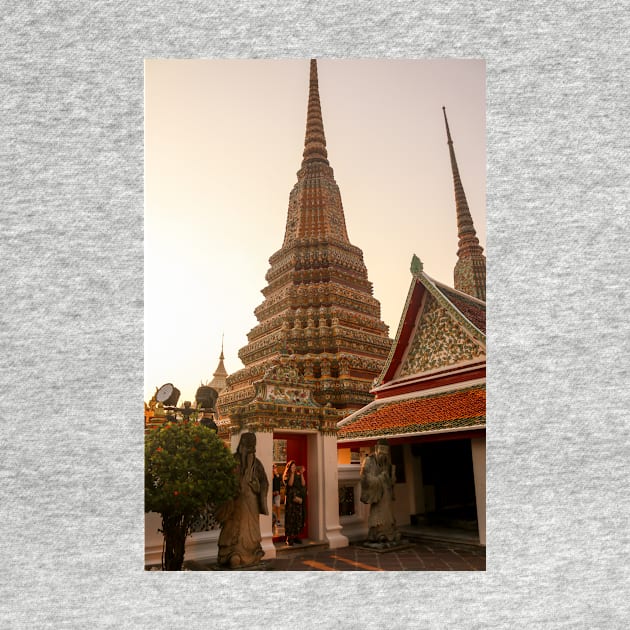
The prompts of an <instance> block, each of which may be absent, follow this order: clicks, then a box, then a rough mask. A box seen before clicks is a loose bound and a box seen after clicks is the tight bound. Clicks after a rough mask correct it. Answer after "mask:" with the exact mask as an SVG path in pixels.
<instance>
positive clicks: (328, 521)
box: [318, 435, 348, 549]
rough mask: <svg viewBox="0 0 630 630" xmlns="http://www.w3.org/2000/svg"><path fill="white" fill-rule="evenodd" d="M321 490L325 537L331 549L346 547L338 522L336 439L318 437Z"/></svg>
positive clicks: (329, 436) (346, 542) (333, 437)
mask: <svg viewBox="0 0 630 630" xmlns="http://www.w3.org/2000/svg"><path fill="white" fill-rule="evenodd" d="M319 437H320V439H319V440H318V443H319V445H320V449H321V454H320V458H319V461H320V462H321V469H320V470H321V474H320V475H318V478H319V479H321V482H320V483H321V484H322V485H321V488H322V492H323V498H324V501H323V503H324V528H325V537H326V540H327V541H328V545H329V547H330V548H331V549H338V548H340V547H347V546H348V538H347V537H346V536H344V535H343V534H342V533H341V523H340V522H339V473H338V469H337V466H338V465H337V437H336V436H335V435H320V436H319Z"/></svg>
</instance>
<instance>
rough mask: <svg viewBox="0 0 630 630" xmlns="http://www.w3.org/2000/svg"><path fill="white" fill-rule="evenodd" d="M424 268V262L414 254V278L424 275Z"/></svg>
mask: <svg viewBox="0 0 630 630" xmlns="http://www.w3.org/2000/svg"><path fill="white" fill-rule="evenodd" d="M423 268H424V266H423V264H422V261H421V260H420V259H419V258H418V257H417V256H416V255H415V254H414V255H413V256H412V258H411V273H412V275H414V276H419V275H420V274H421V273H422V270H423Z"/></svg>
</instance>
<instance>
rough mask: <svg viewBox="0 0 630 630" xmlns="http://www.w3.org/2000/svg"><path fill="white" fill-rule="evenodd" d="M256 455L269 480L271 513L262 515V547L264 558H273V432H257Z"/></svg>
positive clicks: (268, 496)
mask: <svg viewBox="0 0 630 630" xmlns="http://www.w3.org/2000/svg"><path fill="white" fill-rule="evenodd" d="M256 457H257V458H258V459H259V460H260V463H261V464H262V465H263V466H264V467H265V472H266V473H267V479H268V480H269V491H268V492H267V511H268V512H269V514H266V515H265V514H261V515H260V534H261V536H262V542H261V545H262V548H263V551H264V552H265V556H264V559H265V560H271V559H272V558H275V557H276V548H275V546H274V544H273V527H272V524H271V513H272V511H273V509H272V503H271V493H272V477H273V473H272V466H273V433H271V432H270V431H264V432H261V433H256Z"/></svg>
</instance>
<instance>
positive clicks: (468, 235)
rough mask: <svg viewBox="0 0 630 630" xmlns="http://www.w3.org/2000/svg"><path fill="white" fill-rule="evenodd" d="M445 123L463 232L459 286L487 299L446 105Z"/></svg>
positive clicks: (457, 275)
mask: <svg viewBox="0 0 630 630" xmlns="http://www.w3.org/2000/svg"><path fill="white" fill-rule="evenodd" d="M442 112H443V114H444V123H445V124H446V137H447V139H448V150H449V153H450V156H451V168H452V170H453V184H454V186H455V208H456V210H457V233H458V235H459V247H458V249H457V259H458V260H457V263H456V264H455V272H454V276H455V278H454V279H455V288H456V289H457V290H459V291H463V292H464V293H467V294H468V295H472V296H473V297H476V298H479V299H480V300H483V301H484V302H485V300H486V257H485V256H484V255H483V247H481V245H479V239H478V238H477V233H476V232H475V226H474V225H473V220H472V216H471V215H470V210H469V209H468V201H466V194H465V193H464V187H463V186H462V180H461V178H460V176H459V169H458V168H457V160H456V159H455V149H453V140H452V139H451V131H450V129H449V127H448V119H447V118H446V109H445V108H444V107H442Z"/></svg>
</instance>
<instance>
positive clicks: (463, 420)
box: [337, 385, 486, 440]
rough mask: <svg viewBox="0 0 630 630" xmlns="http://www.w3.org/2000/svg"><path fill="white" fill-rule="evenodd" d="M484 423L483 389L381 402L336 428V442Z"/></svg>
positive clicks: (484, 402)
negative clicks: (338, 440) (337, 429)
mask: <svg viewBox="0 0 630 630" xmlns="http://www.w3.org/2000/svg"><path fill="white" fill-rule="evenodd" d="M485 422H486V388H485V386H483V385H480V386H475V387H470V388H467V389H464V390H459V391H455V392H448V393H445V394H434V395H432V396H423V397H418V398H413V399H410V400H409V399H407V400H402V401H397V402H390V403H387V402H385V401H384V402H383V404H382V405H379V406H378V407H376V408H372V409H370V410H368V411H366V412H365V413H364V414H361V415H359V416H358V417H357V418H355V419H354V420H353V421H351V422H350V423H348V424H346V425H344V426H342V427H340V428H339V431H338V433H337V437H338V439H340V440H341V439H344V438H346V439H347V438H356V437H376V436H381V435H383V436H385V435H394V434H400V433H422V432H424V431H435V430H439V429H451V428H457V427H467V426H475V425H479V424H485Z"/></svg>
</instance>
